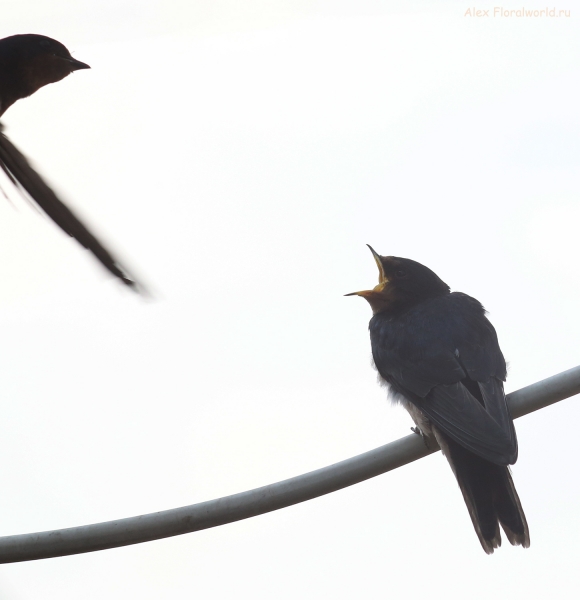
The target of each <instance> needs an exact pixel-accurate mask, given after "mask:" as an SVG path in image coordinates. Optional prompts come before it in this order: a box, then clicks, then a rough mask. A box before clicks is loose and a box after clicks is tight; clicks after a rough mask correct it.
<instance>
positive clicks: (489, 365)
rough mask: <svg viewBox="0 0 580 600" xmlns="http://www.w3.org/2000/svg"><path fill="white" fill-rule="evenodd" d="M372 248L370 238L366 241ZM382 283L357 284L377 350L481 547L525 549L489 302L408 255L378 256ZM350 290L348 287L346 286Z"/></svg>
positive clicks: (513, 444) (514, 450)
mask: <svg viewBox="0 0 580 600" xmlns="http://www.w3.org/2000/svg"><path fill="white" fill-rule="evenodd" d="M369 248H370V246H369ZM371 251H372V252H373V256H374V257H375V261H376V263H377V266H378V267H379V272H380V277H379V284H378V285H377V286H376V287H375V288H374V289H373V290H365V291H362V292H355V294H356V295H359V296H362V297H364V298H366V299H367V300H368V302H369V304H370V305H371V308H372V309H373V313H374V314H373V317H372V319H371V321H370V324H369V330H370V335H371V346H372V353H373V359H374V361H375V365H376V367H377V369H378V371H379V374H380V376H381V377H382V379H383V380H384V381H385V382H386V383H387V384H388V385H389V386H390V389H391V390H392V392H393V393H394V396H395V398H396V399H397V400H398V401H400V402H401V404H403V406H405V408H406V409H407V410H408V411H409V413H410V414H411V416H412V417H413V419H414V421H415V422H416V424H417V426H418V427H419V428H420V430H421V432H422V433H423V434H424V435H425V436H427V437H431V436H432V437H434V438H435V439H436V440H437V442H438V443H439V445H440V446H441V450H442V451H443V453H444V454H445V456H446V457H447V459H448V461H449V463H450V465H451V468H452V469H453V472H454V473H455V476H456V478H457V481H458V483H459V487H460V488H461V491H462V493H463V497H464V499H465V503H466V504H467V508H468V510H469V514H470V516H471V520H472V521H473V526H474V527H475V531H476V533H477V535H478V537H479V540H480V542H481V545H482V546H483V549H484V550H485V551H486V552H487V553H488V554H491V553H493V551H494V548H497V547H498V546H500V545H501V535H500V530H499V525H501V526H502V528H503V530H504V531H505V533H506V536H507V538H508V539H509V541H510V542H511V543H512V544H514V545H522V546H523V547H524V548H527V547H528V546H529V545H530V536H529V531H528V525H527V522H526V517H525V515H524V512H523V510H522V507H521V504H520V501H519V498H518V495H517V492H516V490H515V487H514V484H513V481H512V478H511V474H510V471H509V468H508V465H511V464H514V463H515V462H516V460H517V456H518V446H517V439H516V433H515V429H514V425H513V421H512V418H511V416H510V414H509V410H508V407H507V404H506V399H505V395H504V391H503V381H505V378H506V363H505V360H504V357H503V354H502V352H501V350H500V348H499V344H498V341H497V335H496V333H495V329H494V328H493V326H492V324H491V323H490V322H489V321H488V320H487V318H486V317H485V310H484V308H483V306H482V305H481V304H480V303H479V302H478V301H477V300H475V299H474V298H471V297H470V296H467V295H466V294H462V293H460V292H453V293H451V292H450V290H449V286H448V285H447V284H446V283H444V282H443V281H442V280H441V279H440V278H439V277H438V276H437V275H436V274H435V273H433V271H431V270H430V269H428V268H427V267H425V266H423V265H422V264H420V263H418V262H415V261H413V260H409V259H406V258H398V257H395V256H379V255H378V254H377V253H376V252H375V251H374V250H373V249H372V248H371ZM349 295H350V294H349Z"/></svg>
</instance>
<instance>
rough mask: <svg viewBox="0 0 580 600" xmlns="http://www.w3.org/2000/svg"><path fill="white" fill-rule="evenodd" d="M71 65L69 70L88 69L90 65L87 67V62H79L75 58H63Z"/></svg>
mask: <svg viewBox="0 0 580 600" xmlns="http://www.w3.org/2000/svg"><path fill="white" fill-rule="evenodd" d="M65 60H66V61H67V62H68V63H69V64H70V67H71V69H70V70H71V71H80V70H81V69H90V68H91V67H89V65H87V63H84V62H81V61H80V60H77V59H76V58H72V57H71V58H66V59H65Z"/></svg>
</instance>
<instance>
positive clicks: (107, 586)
mask: <svg viewBox="0 0 580 600" xmlns="http://www.w3.org/2000/svg"><path fill="white" fill-rule="evenodd" d="M471 4H473V3H471ZM524 4H525V6H527V7H530V8H533V7H534V6H535V4H534V3H533V2H531V1H528V0H525V2H524ZM468 5H470V3H467V2H463V1H454V2H438V3H437V4H436V6H434V3H433V2H419V1H414V2H409V1H405V2H403V1H402V0H400V1H398V2H386V1H385V2H371V1H370V0H369V1H362V0H357V1H356V2H354V1H349V2H344V1H343V2H339V1H333V2H322V1H320V2H315V1H308V0H301V1H293V2H283V1H273V2H272V1H269V2H267V1H265V0H263V1H256V0H254V1H248V0H245V1H244V2H239V1H238V0H229V1H221V2H215V1H210V0H204V1H188V2H185V1H183V2H178V1H173V2H172V1H169V0H164V1H163V2H156V1H150V2H142V3H135V2H125V1H122V0H115V2H105V1H104V0H100V2H98V3H97V2H82V1H79V0H76V1H75V2H73V1H72V0H59V1H51V2H44V1H43V2H41V1H31V0H10V1H7V0H4V2H3V18H2V25H1V26H2V29H1V31H0V35H1V36H2V37H4V36H7V35H12V34H14V33H42V34H45V35H49V36H51V37H54V38H56V39H58V40H60V41H62V42H63V43H64V44H65V45H66V46H67V47H68V48H69V49H70V50H71V51H72V52H73V55H74V56H75V57H76V58H78V59H79V60H82V61H86V62H88V63H89V64H90V65H91V67H92V70H91V71H81V72H79V73H76V74H74V75H73V76H71V77H69V78H67V79H66V80H64V81H63V82H61V83H58V84H56V85H52V86H48V87H47V88H44V89H43V90H41V91H40V92H38V93H37V94H36V95H35V96H33V97H32V98H30V99H27V100H24V101H21V102H19V103H18V104H17V105H15V106H14V107H12V108H11V109H10V110H9V111H8V113H7V114H6V115H5V116H4V118H3V119H2V121H3V123H4V124H5V126H6V127H7V133H8V135H9V136H10V137H11V139H12V140H13V141H14V142H15V143H16V144H17V145H18V146H19V147H20V148H21V149H22V150H23V151H24V152H25V153H26V154H27V155H28V156H29V157H31V158H32V160H33V162H34V164H36V165H37V166H38V168H39V170H40V171H41V172H42V173H43V174H45V175H46V176H47V178H48V179H49V180H50V181H51V182H52V183H53V184H54V186H55V187H56V188H57V189H58V190H59V191H60V192H61V193H62V195H63V196H64V197H65V198H66V199H68V200H69V201H70V203H71V205H72V206H74V207H75V208H77V209H78V211H79V212H80V213H81V214H82V215H83V216H85V217H86V218H87V219H88V220H89V222H90V223H91V224H94V226H95V227H97V228H98V230H99V231H101V232H102V235H103V237H104V238H105V239H107V240H110V242H111V245H112V246H113V247H114V248H116V249H117V250H118V253H119V255H120V256H121V257H122V258H123V259H124V260H125V262H127V263H128V264H129V266H132V267H134V270H135V271H136V272H137V273H138V274H139V275H141V277H142V278H143V279H144V280H145V281H146V282H147V283H148V284H149V285H150V286H151V287H152V288H153V290H154V291H155V293H156V299H155V300H154V301H153V302H145V301H142V300H141V299H140V298H139V297H136V296H134V295H133V294H131V293H130V292H128V291H126V290H125V289H123V287H122V286H121V285H120V284H118V283H117V282H115V281H113V280H112V279H111V278H109V277H108V276H107V274H106V273H105V272H104V270H103V269H102V268H101V267H100V266H99V265H98V264H97V263H96V262H95V261H94V260H93V259H92V258H91V256H90V255H88V254H87V253H86V252H84V251H82V249H81V248H80V247H78V246H77V245H76V244H75V243H74V242H72V241H71V240H69V239H68V238H66V237H65V236H64V235H62V234H61V233H60V232H59V231H58V230H57V229H56V228H55V227H54V226H52V224H51V223H50V222H48V220H47V219H45V218H43V217H41V216H40V215H38V214H36V213H35V212H34V211H33V210H31V209H30V208H29V206H28V205H27V204H26V203H25V202H23V201H22V200H21V199H20V198H19V197H18V195H16V194H14V193H11V197H12V198H13V202H14V204H15V205H16V210H14V207H12V206H11V205H10V204H9V203H8V202H5V201H3V200H2V201H1V202H0V257H1V260H0V279H1V280H2V286H0V309H1V310H0V331H1V335H2V342H1V344H0V374H1V379H0V381H1V382H2V383H1V398H2V400H1V403H2V404H1V414H2V418H1V425H0V456H2V457H3V458H2V460H1V463H0V464H1V466H0V482H1V483H0V488H1V489H2V493H1V494H0V514H1V515H3V517H2V518H1V519H0V535H9V534H16V533H24V532H32V531H40V530H49V529H56V528H61V527H70V526H75V525H82V524H87V523H94V522H99V521H105V520H109V519H115V518H121V517H127V516H134V515H137V514H142V513H146V512H153V511H156V510H162V509H167V508H173V507H177V506H182V505H186V504H192V503H195V502H200V501H203V500H208V499H211V498H215V497H218V496H222V495H226V494H230V493H235V492H239V491H244V490H246V489H249V488H253V487H256V486H259V485H264V484H267V483H271V482H274V481H278V480H281V479H284V478H286V477H291V476H293V475H298V474H300V473H303V472H306V471H309V470H312V469H315V468H318V467H322V466H325V465H327V464H330V463H333V462H336V461H338V460H342V459H344V458H348V457H350V456H352V455H354V454H358V453H360V452H364V451H366V450H369V449H371V448H374V447H376V446H379V445H382V444H384V443H386V442H388V441H391V440H393V439H396V438H398V437H401V436H403V435H406V434H408V433H409V427H410V425H411V421H410V418H409V417H408V416H407V415H406V413H404V412H403V411H402V410H401V409H397V408H392V407H391V406H390V404H389V402H387V400H386V399H385V391H384V390H383V389H381V388H379V387H378V386H377V385H376V381H375V373H374V371H373V370H372V369H371V367H370V344H369V340H368V331H367V323H368V320H369V318H370V316H371V315H370V309H369V307H368V305H367V304H366V303H365V302H364V300H362V299H360V298H344V297H343V294H344V293H347V292H351V291H354V290H358V289H363V288H367V287H369V286H371V285H374V282H375V281H376V277H377V273H376V267H375V265H374V261H373V260H372V257H371V255H370V253H369V252H368V250H367V248H366V246H365V243H370V244H372V245H373V246H374V247H375V249H376V250H377V251H378V252H380V253H381V254H385V255H388V254H393V255H398V256H405V257H409V258H413V259H416V260H419V261H421V262H424V263H425V264H427V265H428V266H429V267H431V268H433V269H434V270H435V271H436V272H437V273H438V274H439V275H440V276H441V277H442V278H443V279H444V280H445V281H446V282H447V283H449V284H450V285H451V287H452V289H455V290H461V291H464V292H466V293H468V294H471V295H473V296H475V297H476V298H478V299H479V300H481V301H482V302H483V304H484V305H485V306H486V307H487V308H488V310H489V311H490V318H491V320H492V322H493V323H494V325H495V326H496V328H497V330H498V333H499V337H500V342H501V345H502V348H503V350H504V353H505V355H506V357H507V359H508V360H509V362H510V376H509V379H508V382H507V386H506V387H507V390H508V391H510V390H514V389H517V388H519V387H522V386H523V385H526V384H529V383H532V382H534V381H537V380H539V379H542V378H544V377H547V376H550V375H553V374H555V373H558V372H560V371H563V370H565V369H567V368H570V367H572V366H575V365H577V364H580V350H579V345H578V339H579V338H580V321H579V319H578V316H577V313H578V296H579V293H580V278H579V270H578V254H579V245H580V242H579V238H578V223H579V222H580V203H579V196H580V181H579V179H578V163H579V162H580V141H579V140H580V137H579V134H580V117H579V113H578V106H580V98H579V96H580V88H579V85H578V82H579V75H580V67H579V44H580V41H579V40H580V35H579V33H580V31H579V26H580V20H579V19H580V12H578V11H577V10H576V9H575V6H574V5H571V3H568V4H559V3H558V4H555V5H554V6H555V7H556V8H557V9H568V10H571V17H570V18H567V19H564V18H562V19H546V18H543V19H542V18H535V19H534V18H532V19H516V18H511V19H510V18H503V19H502V18H499V17H498V18H487V19H485V18H482V19H470V18H466V17H464V16H463V14H464V12H465V10H466V9H467V8H468ZM521 5H522V2H514V3H512V4H508V3H507V2H506V3H505V4H503V6H504V7H505V8H515V7H519V6H521ZM539 5H541V7H543V6H545V3H539ZM477 7H478V8H480V9H486V8H490V7H493V3H490V2H484V3H481V4H480V5H477ZM577 13H578V14H577ZM1 185H2V187H3V189H5V190H7V191H9V190H10V186H9V185H8V184H7V183H6V181H5V180H3V181H2V182H1ZM579 412H580V411H579V409H578V406H577V400H575V399H571V400H568V401H565V402H563V403H561V404H559V405H557V406H554V407H551V408H548V409H546V410H543V411H541V412H539V413H536V414H534V415H531V416H528V417H524V418H523V419H521V420H519V421H517V431H518V437H519V443H520V459H519V461H518V463H517V465H516V466H515V467H514V469H513V472H514V478H515V482H516V486H517V489H518V491H519V494H520V497H521V500H522V504H523V506H524V509H525V512H526V515H527V518H528V522H529V525H530V531H531V540H532V546H531V548H530V549H529V550H526V551H524V550H522V549H520V548H512V547H511V546H509V544H508V543H507V541H505V542H504V547H502V548H501V549H500V550H499V551H497V552H496V554H495V555H494V556H492V557H488V556H486V555H485V554H484V552H483V551H482V550H481V547H480V545H479V542H478V541H477V537H476V535H475V533H474V531H473V529H472V526H471V523H470V520H469V517H468V513H467V510H466V508H465V506H464V504H463V500H462V497H461V493H460V492H459V489H458V488H457V485H456V483H455V480H454V478H453V476H452V474H451V470H450V469H449V467H448V465H447V463H446V461H445V460H444V459H443V457H442V456H441V455H440V454H437V455H435V456H431V457H429V458H427V459H424V460H421V461H419V462H418V463H415V464H413V465H410V466H408V467H405V468H402V469H399V470H397V471H395V472H392V473H389V474H386V475H384V476H382V477H379V478H375V479H373V480H371V481H368V482H366V483H363V484H360V485H357V486H354V487H352V488H349V489H347V490H344V491H341V492H337V493H334V494H331V495H329V496H325V497H323V498H320V499H317V500H314V501H310V502H307V503H304V504H301V505H298V506H295V507H291V508H288V509H284V510H281V511H278V512H275V513H271V514H268V515H265V516H261V517H257V518H255V519H250V520H248V521H244V522H240V523H236V524H232V525H227V526H224V527H221V528H217V529H211V530H208V531H204V532H200V533H194V534H190V535H187V536H181V537H178V538H173V539H168V540H163V541H159V542H152V543H149V544H143V545H139V546H131V547H127V548H121V549H116V550H109V551H105V552H99V553H92V554H86V555H80V556H74V557H67V558H58V559H52V560H47V561H39V562H33V563H23V564H14V565H6V566H3V567H2V569H1V570H0V598H2V599H3V600H4V599H9V600H12V599H16V600H28V599H36V598H59V599H60V600H67V599H74V600H77V599H78V598H83V599H93V598H95V599H96V598H99V599H100V598H108V599H111V600H116V599H121V598H123V599H125V598H141V599H145V600H147V599H150V598H151V599H153V598H168V599H172V600H173V599H181V598H191V597H199V598H204V599H205V598H207V599H214V598H216V599H221V598H231V597H236V598H246V597H252V598H258V599H267V598H268V599H269V598H281V599H286V598H288V599H289V598H292V599H294V598H313V599H314V598H316V599H317V598H322V597H331V598H340V599H342V598H344V599H350V598H356V597H361V598H365V599H374V598H377V599H378V598H385V597H400V596H402V595H403V594H404V595H405V596H406V597H424V596H426V595H427V594H428V595H429V596H430V597H431V598H435V599H437V598H446V599H449V598H464V597H465V596H466V595H469V597H470V598H489V597H490V596H492V595H493V597H497V598H507V597H510V598H516V599H518V598H529V597H548V594H549V595H550V596H553V597H560V596H563V595H564V593H566V592H567V591H568V590H569V588H570V586H573V585H575V583H576V582H577V565H578V561H579V559H580V549H579V547H578V543H577V539H578V537H579V535H580V520H579V518H578V508H577V507H578V504H579V502H580V484H579V483H578V476H577V474H578V466H577V460H576V457H577V454H578V448H577V439H576V435H575V434H574V433H573V431H572V430H571V427H570V425H569V424H570V423H575V422H577V420H578V418H579V416H580V415H579Z"/></svg>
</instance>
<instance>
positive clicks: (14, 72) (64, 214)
mask: <svg viewBox="0 0 580 600" xmlns="http://www.w3.org/2000/svg"><path fill="white" fill-rule="evenodd" d="M79 69H90V67H89V65H87V64H85V63H83V62H81V61H79V60H76V59H75V58H73V57H72V56H71V55H70V52H69V51H68V50H67V49H66V48H65V47H64V46H63V45H62V44H61V43H60V42H57V41H56V40H53V39H51V38H49V37H45V36H43V35H35V34H25V35H13V36H11V37H7V38H4V39H2V40H0V116H1V115H3V114H4V112H6V110H7V109H8V108H9V107H10V106H12V104H14V103H15V102H16V101H17V100H20V99H21V98H26V97H27V96H30V95H31V94H34V92H36V91H37V90H39V89H40V88H41V87H43V86H45V85H47V84H49V83H55V82H57V81H60V80H61V79H64V78H65V77H66V76H67V75H70V74H71V73H72V72H74V71H78V70H79ZM2 129H3V127H2V125H1V124H0V168H2V170H3V171H4V172H5V173H6V175H7V176H8V178H9V179H10V180H11V181H12V183H13V184H14V185H15V186H16V187H17V188H18V189H20V190H21V191H24V192H26V193H27V194H28V196H29V197H30V198H31V199H32V200H33V201H34V202H35V203H36V204H37V205H38V206H39V207H40V208H41V209H42V210H43V211H44V212H45V213H46V214H47V215H48V216H49V217H50V218H51V219H52V220H53V221H54V222H55V223H56V224H57V225H58V226H59V227H60V228H61V229H62V230H63V231H64V232H65V233H67V234H68V235H70V236H71V237H73V238H75V239H76V240H77V241H78V242H79V243H80V244H81V245H82V246H84V247H85V248H86V249H87V250H89V251H90V252H92V253H93V254H94V256H95V257H96V258H97V259H98V260H99V261H100V262H101V264H102V265H103V266H104V267H105V268H106V269H108V270H109V271H110V272H111V273H112V274H113V275H115V276H116V277H118V278H119V279H120V280H121V281H122V282H123V283H124V284H126V285H127V286H129V287H130V288H132V289H134V290H139V289H142V288H140V286H139V285H138V284H137V283H136V282H135V280H134V279H133V278H132V277H131V276H130V275H129V274H128V272H127V270H126V269H125V268H123V267H122V266H121V265H120V264H119V262H118V261H117V260H116V259H115V258H114V257H113V256H112V255H111V253H110V252H109V251H108V250H107V249H106V248H105V247H104V246H103V245H102V244H101V243H100V242H99V240H98V239H97V238H96V237H95V236H94V235H93V234H92V233H91V231H90V230H89V229H88V228H87V227H86V226H85V225H83V223H82V222H81V221H80V220H79V218H78V217H77V216H76V215H75V214H74V213H73V212H72V211H71V210H70V209H69V208H68V207H67V206H66V205H65V204H64V203H63V202H62V201H61V200H60V199H59V198H58V197H57V195H56V194H55V193H54V191H53V190H52V189H51V188H50V187H49V186H48V185H47V184H46V182H45V181H44V180H43V179H42V177H41V176H40V175H39V174H38V173H37V172H36V171H35V170H34V169H33V168H32V166H31V165H30V163H29V162H28V160H27V159H26V157H25V156H24V155H23V154H22V153H21V152H20V151H19V150H18V149H17V148H16V147H15V146H14V144H12V142H11V141H10V140H9V139H8V138H7V137H6V135H4V133H2Z"/></svg>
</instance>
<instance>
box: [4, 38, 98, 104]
mask: <svg viewBox="0 0 580 600" xmlns="http://www.w3.org/2000/svg"><path fill="white" fill-rule="evenodd" d="M79 69H90V67H89V65H87V64H85V63H83V62H81V61H79V60H76V59H75V58H73V57H72V56H71V54H70V52H69V51H68V50H67V49H66V47H65V46H63V45H62V44H61V43H60V42H57V41H56V40H53V39H52V38H49V37H46V36H44V35H36V34H32V33H28V34H24V35H13V36H10V37H7V38H4V39H2V40H0V102H1V105H0V115H1V114H3V113H4V112H5V111H6V109H7V108H8V107H10V106H11V105H12V104H14V102H16V101H17V100H20V98H26V97H27V96H30V95H31V94H34V92H36V91H37V90H38V89H40V88H41V87H43V86H45V85H48V84H49V83H55V82H57V81H60V80H61V79H64V78H65V77H66V76H67V75H70V74H71V73H72V72H73V71H78V70H79Z"/></svg>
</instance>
